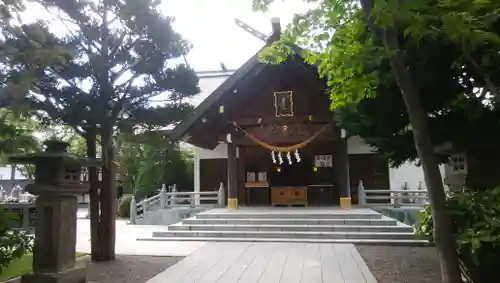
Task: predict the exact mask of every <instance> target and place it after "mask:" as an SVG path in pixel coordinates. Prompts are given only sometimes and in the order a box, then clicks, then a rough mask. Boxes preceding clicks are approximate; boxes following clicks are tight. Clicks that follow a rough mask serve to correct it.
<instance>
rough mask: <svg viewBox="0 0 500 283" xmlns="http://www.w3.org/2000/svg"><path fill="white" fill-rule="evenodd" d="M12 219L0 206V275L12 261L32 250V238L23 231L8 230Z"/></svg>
mask: <svg viewBox="0 0 500 283" xmlns="http://www.w3.org/2000/svg"><path fill="white" fill-rule="evenodd" d="M12 219H13V217H12V215H11V214H10V213H8V212H6V211H5V210H4V207H3V206H2V205H0V247H1V248H0V274H2V270H3V268H5V267H6V266H8V265H9V264H10V263H11V262H12V260H14V259H17V258H21V257H22V256H23V255H24V254H26V253H30V252H31V251H32V250H33V237H32V236H30V235H28V234H27V233H26V232H23V231H11V230H9V226H10V222H11V221H12Z"/></svg>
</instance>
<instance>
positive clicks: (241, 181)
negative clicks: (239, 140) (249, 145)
mask: <svg viewBox="0 0 500 283" xmlns="http://www.w3.org/2000/svg"><path fill="white" fill-rule="evenodd" d="M245 156H246V152H245V147H241V146H240V147H238V202H239V204H240V205H241V204H247V203H246V189H245V181H246V177H247V174H246V170H245Z"/></svg>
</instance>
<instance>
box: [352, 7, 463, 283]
mask: <svg viewBox="0 0 500 283" xmlns="http://www.w3.org/2000/svg"><path fill="white" fill-rule="evenodd" d="M361 6H362V8H363V11H364V13H365V16H366V18H367V21H368V24H369V26H370V28H371V29H372V32H373V33H374V34H375V36H379V37H381V38H380V39H382V40H383V43H384V46H385V49H386V51H387V54H388V57H389V61H390V65H391V68H392V70H393V72H394V74H395V77H396V82H397V84H398V86H399V89H400V90H401V96H402V98H403V100H404V102H405V105H406V110H407V112H408V116H409V118H410V122H411V126H412V132H413V139H414V141H415V148H416V150H417V153H418V156H419V158H420V162H421V164H422V168H423V172H424V178H425V183H426V185H427V190H428V194H429V201H430V204H431V206H432V213H433V219H434V238H435V242H436V246H437V248H438V251H439V254H440V261H441V276H442V281H443V282H444V283H462V282H463V281H462V276H461V271H460V265H459V260H458V253H457V250H456V245H455V239H454V237H453V229H452V228H453V227H452V223H451V217H450V215H449V213H448V210H447V207H446V194H445V191H444V185H443V181H442V178H441V172H440V171H439V162H438V158H437V156H436V153H435V151H434V146H433V144H432V141H431V138H430V132H429V127H428V125H427V118H426V114H425V112H424V110H423V108H422V104H421V103H420V99H419V97H420V96H419V93H418V90H417V88H416V86H415V83H414V81H413V78H412V77H411V74H410V72H409V69H408V66H407V64H406V60H405V58H404V55H403V53H402V52H401V50H400V48H399V42H398V34H397V30H396V29H394V28H385V29H378V28H377V27H376V26H375V24H374V23H373V21H372V19H371V9H372V7H373V2H372V0H361Z"/></svg>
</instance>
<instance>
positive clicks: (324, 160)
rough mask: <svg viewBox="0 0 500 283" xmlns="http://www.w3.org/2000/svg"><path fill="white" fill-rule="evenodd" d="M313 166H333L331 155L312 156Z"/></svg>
mask: <svg viewBox="0 0 500 283" xmlns="http://www.w3.org/2000/svg"><path fill="white" fill-rule="evenodd" d="M314 166H315V167H333V162H332V156H331V155H315V156H314Z"/></svg>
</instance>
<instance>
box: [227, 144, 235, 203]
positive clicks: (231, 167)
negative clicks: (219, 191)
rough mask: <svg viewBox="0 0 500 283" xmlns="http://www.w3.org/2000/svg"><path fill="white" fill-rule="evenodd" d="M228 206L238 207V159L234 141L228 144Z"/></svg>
mask: <svg viewBox="0 0 500 283" xmlns="http://www.w3.org/2000/svg"><path fill="white" fill-rule="evenodd" d="M227 206H228V207H229V208H238V160H237V158H236V145H234V144H233V143H228V144H227Z"/></svg>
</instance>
